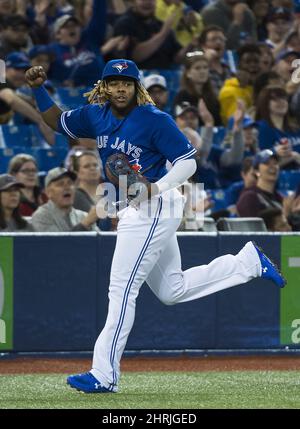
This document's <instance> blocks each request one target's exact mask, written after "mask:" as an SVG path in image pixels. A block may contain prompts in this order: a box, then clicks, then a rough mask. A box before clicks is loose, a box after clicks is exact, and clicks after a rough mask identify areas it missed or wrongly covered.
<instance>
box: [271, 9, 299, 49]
mask: <svg viewBox="0 0 300 429" xmlns="http://www.w3.org/2000/svg"><path fill="white" fill-rule="evenodd" d="M292 21H293V17H292V13H291V11H290V10H289V9H286V8H283V7H277V8H272V9H271V11H270V13H269V14H268V16H267V17H266V27H267V31H268V35H267V38H266V40H265V43H267V44H268V45H269V46H271V48H273V49H276V48H280V47H281V42H282V40H283V39H284V37H285V36H286V35H287V34H288V32H289V30H290V28H291V26H292V24H293V22H292Z"/></svg>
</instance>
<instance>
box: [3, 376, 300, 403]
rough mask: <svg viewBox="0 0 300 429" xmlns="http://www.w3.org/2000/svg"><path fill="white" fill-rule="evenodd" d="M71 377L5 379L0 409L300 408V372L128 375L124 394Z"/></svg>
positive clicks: (121, 390)
mask: <svg viewBox="0 0 300 429" xmlns="http://www.w3.org/2000/svg"><path fill="white" fill-rule="evenodd" d="M65 378H66V376H65V375H60V374H47V375H41V374H31V375H1V376H0V408H1V409H6V408H9V409H17V408H26V409H33V408H43V409H59V408H60V409H61V408H76V409H82V408H89V409H91V408H98V409H122V408H126V409H138V408H139V409H153V408H159V409H207V408H220V409H226V408H231V409H236V408H238V409H239V408H252V409H258V408H265V409H266V408H270V409H271V408H272V409H279V408H298V409H299V408H300V372H299V371H235V372H233V371H231V372H188V373H183V372H147V373H146V372H127V373H123V375H122V378H121V384H120V389H119V393H117V394H98V395H97V394H89V395H88V394H84V393H80V392H77V391H76V390H73V389H70V388H69V387H68V386H67V385H66V382H65Z"/></svg>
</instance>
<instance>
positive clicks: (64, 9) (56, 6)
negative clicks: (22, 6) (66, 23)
mask: <svg viewBox="0 0 300 429" xmlns="http://www.w3.org/2000/svg"><path fill="white" fill-rule="evenodd" d="M32 3H33V5H30V6H28V7H27V8H26V15H27V17H28V19H29V22H30V27H31V30H30V35H31V37H32V40H33V42H34V44H36V45H38V44H45V45H46V44H48V43H50V40H51V34H50V33H51V31H49V29H51V27H52V25H53V24H54V22H55V20H56V19H57V18H59V17H60V16H62V15H65V14H70V15H71V14H73V12H74V8H73V6H72V5H70V4H69V3H68V2H67V1H64V0H54V1H53V0H35V1H34V2H32Z"/></svg>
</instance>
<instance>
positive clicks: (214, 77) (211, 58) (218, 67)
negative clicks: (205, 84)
mask: <svg viewBox="0 0 300 429" xmlns="http://www.w3.org/2000/svg"><path fill="white" fill-rule="evenodd" d="M199 43H200V46H201V48H202V49H203V50H204V53H205V56H206V58H208V62H209V77H210V80H211V83H212V86H213V89H214V90H215V93H216V94H218V93H219V91H220V89H221V88H222V86H223V85H224V82H225V80H226V79H229V78H230V77H231V71H230V68H229V67H228V65H227V64H226V63H225V61H224V60H223V57H224V53H225V45H226V37H225V33H224V31H223V29H222V28H221V27H218V26H217V25H210V26H208V27H206V28H204V30H203V32H202V33H201V36H200V39H199Z"/></svg>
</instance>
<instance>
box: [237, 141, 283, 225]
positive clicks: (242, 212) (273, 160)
mask: <svg viewBox="0 0 300 429" xmlns="http://www.w3.org/2000/svg"><path fill="white" fill-rule="evenodd" d="M253 167H254V169H255V171H256V174H257V184H256V185H255V186H252V187H250V188H246V189H245V190H244V191H243V192H242V193H241V195H240V198H239V199H238V202H237V211H238V214H239V216H242V217H260V213H261V212H262V210H265V209H268V208H278V209H280V210H282V209H283V198H282V196H281V195H280V194H279V193H278V192H277V191H276V183H277V179H278V176H279V157H278V155H277V154H276V152H274V151H272V150H270V149H265V150H263V151H261V152H259V153H258V154H257V155H256V156H255V158H254V160H253Z"/></svg>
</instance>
